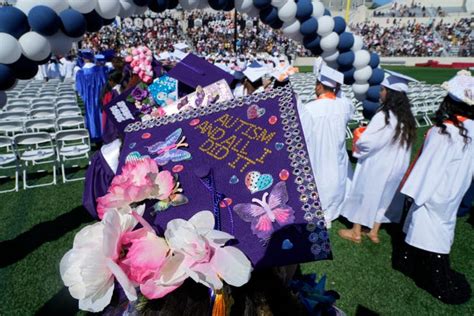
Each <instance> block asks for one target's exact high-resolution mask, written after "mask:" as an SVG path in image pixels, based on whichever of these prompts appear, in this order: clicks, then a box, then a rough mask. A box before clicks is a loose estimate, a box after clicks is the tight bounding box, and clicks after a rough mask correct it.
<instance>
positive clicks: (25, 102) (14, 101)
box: [7, 98, 30, 106]
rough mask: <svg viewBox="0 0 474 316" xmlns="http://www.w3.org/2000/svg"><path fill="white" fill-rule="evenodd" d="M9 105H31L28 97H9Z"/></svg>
mask: <svg viewBox="0 0 474 316" xmlns="http://www.w3.org/2000/svg"><path fill="white" fill-rule="evenodd" d="M7 105H25V106H30V102H29V100H26V99H17V98H15V99H7Z"/></svg>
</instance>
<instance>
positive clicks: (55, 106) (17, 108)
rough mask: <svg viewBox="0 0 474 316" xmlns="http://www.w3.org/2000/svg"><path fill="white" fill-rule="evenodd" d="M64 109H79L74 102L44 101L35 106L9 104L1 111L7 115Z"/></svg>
mask: <svg viewBox="0 0 474 316" xmlns="http://www.w3.org/2000/svg"><path fill="white" fill-rule="evenodd" d="M64 108H69V109H72V108H79V106H78V105H77V103H76V102H74V101H62V102H58V103H51V102H48V101H43V102H36V103H34V104H31V105H30V104H25V103H20V102H14V103H12V104H7V105H5V106H4V107H3V109H2V110H1V111H0V112H2V113H7V112H25V113H31V112H32V111H37V110H56V111H58V110H60V109H64Z"/></svg>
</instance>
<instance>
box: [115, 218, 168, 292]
mask: <svg viewBox="0 0 474 316" xmlns="http://www.w3.org/2000/svg"><path fill="white" fill-rule="evenodd" d="M133 216H134V217H135V218H136V219H137V220H138V221H139V222H140V223H141V224H142V225H143V228H141V229H138V230H136V231H133V232H128V233H125V234H124V235H123V236H122V240H121V243H122V247H123V248H125V249H127V250H128V251H127V254H126V256H125V258H123V259H122V260H121V262H120V266H121V267H122V269H123V270H124V271H125V273H126V274H127V276H128V277H129V279H130V280H132V281H133V282H135V283H137V284H144V283H145V282H146V281H147V280H149V279H151V278H152V277H155V276H156V275H157V274H158V275H159V273H160V269H161V267H162V266H163V264H164V263H165V260H166V258H167V256H168V252H169V247H168V244H167V243H166V241H165V239H164V238H160V237H158V236H157V235H156V233H155V231H154V230H153V228H152V227H151V226H150V225H149V224H148V223H147V222H146V221H145V220H144V219H143V218H142V217H141V216H139V215H138V214H136V213H133Z"/></svg>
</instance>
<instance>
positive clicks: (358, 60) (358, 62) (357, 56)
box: [353, 49, 370, 69]
mask: <svg viewBox="0 0 474 316" xmlns="http://www.w3.org/2000/svg"><path fill="white" fill-rule="evenodd" d="M369 62H370V53H369V52H368V51H366V50H364V49H361V50H358V51H356V52H355V53H354V63H353V65H354V67H355V68H356V69H360V68H363V67H365V66H367V65H368V64H369Z"/></svg>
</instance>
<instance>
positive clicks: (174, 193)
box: [152, 175, 189, 215]
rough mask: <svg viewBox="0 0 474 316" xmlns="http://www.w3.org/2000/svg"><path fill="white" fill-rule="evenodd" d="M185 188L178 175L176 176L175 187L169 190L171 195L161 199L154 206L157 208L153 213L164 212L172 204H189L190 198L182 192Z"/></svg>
mask: <svg viewBox="0 0 474 316" xmlns="http://www.w3.org/2000/svg"><path fill="white" fill-rule="evenodd" d="M182 192H183V189H182V188H180V183H179V181H178V176H177V175H175V176H174V186H173V189H172V190H171V191H170V192H169V195H168V196H166V197H164V198H162V199H161V200H159V201H158V202H157V203H156V204H155V205H154V206H153V209H154V210H155V211H154V212H152V215H154V214H156V213H157V212H163V211H166V210H167V209H169V208H170V207H171V206H180V205H183V204H187V203H188V202H189V200H188V198H187V197H186V196H185V195H184V194H182Z"/></svg>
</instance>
